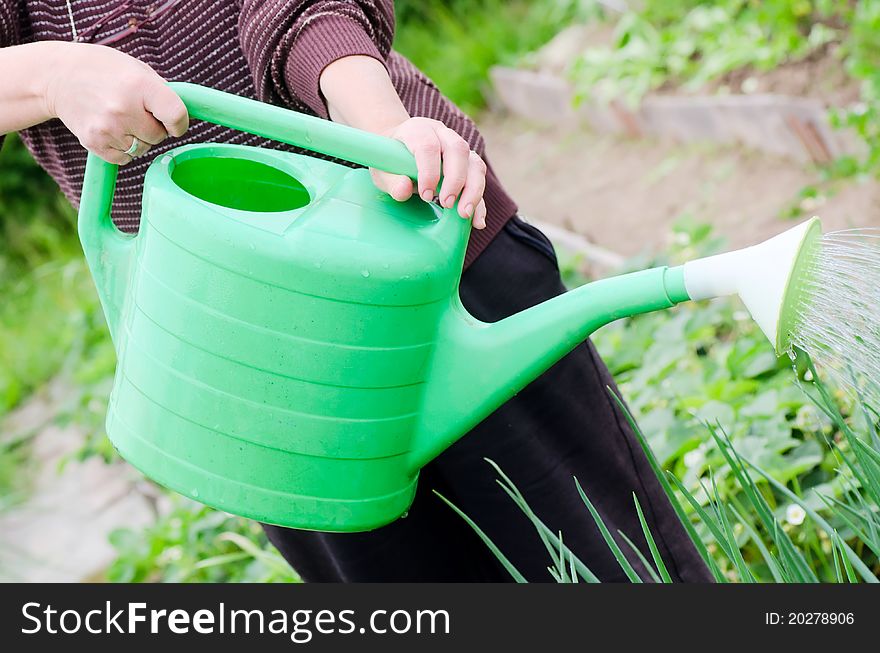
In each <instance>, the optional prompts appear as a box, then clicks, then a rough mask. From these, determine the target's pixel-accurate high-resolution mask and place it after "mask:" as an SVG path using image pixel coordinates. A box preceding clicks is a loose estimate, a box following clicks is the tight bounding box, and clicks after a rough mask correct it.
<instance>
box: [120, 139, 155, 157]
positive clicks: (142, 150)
mask: <svg viewBox="0 0 880 653" xmlns="http://www.w3.org/2000/svg"><path fill="white" fill-rule="evenodd" d="M136 138H137V137H136V136H131V137H130V138H129V140H131V141H132V142H131V143H129V146H128V147H127V148H126V149H125V153H126V154H128V151H129V150H130V149H131V146H132V145H135V144H136V147H135V150H134V152H132V153H131V154H129V156H130V157H131V158H132V159H136V158H138V157H139V156H143V155H144V154H146V153H147V152H149V150H150V148H151V147H152V146H151V145H150V144H149V143H146V142H144V141H143V140H141V139H140V138H137V140H136V142H135V141H134V140H133V139H136Z"/></svg>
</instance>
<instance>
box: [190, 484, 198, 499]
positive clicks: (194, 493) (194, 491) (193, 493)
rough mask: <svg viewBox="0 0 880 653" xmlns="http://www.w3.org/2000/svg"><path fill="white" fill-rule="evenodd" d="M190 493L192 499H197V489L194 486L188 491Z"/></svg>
mask: <svg viewBox="0 0 880 653" xmlns="http://www.w3.org/2000/svg"><path fill="white" fill-rule="evenodd" d="M190 494H192V496H193V499H198V498H199V489H198V488H195V487H194V488H193V489H192V492H190Z"/></svg>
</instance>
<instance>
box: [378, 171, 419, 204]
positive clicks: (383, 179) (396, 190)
mask: <svg viewBox="0 0 880 653" xmlns="http://www.w3.org/2000/svg"><path fill="white" fill-rule="evenodd" d="M370 175H371V176H372V177H373V183H374V184H375V185H376V188H378V189H379V190H381V191H385V192H386V193H388V194H389V195H391V197H393V198H394V199H396V200H397V201H398V202H405V201H406V200H408V199H409V198H410V197H412V194H413V183H412V179H410V178H409V177H405V176H403V175H392V174H389V173H387V172H382V171H381V170H376V169H374V168H371V169H370Z"/></svg>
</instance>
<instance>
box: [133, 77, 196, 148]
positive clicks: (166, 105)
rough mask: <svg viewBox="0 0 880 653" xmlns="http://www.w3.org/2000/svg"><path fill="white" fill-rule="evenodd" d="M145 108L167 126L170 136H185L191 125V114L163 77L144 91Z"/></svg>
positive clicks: (166, 129)
mask: <svg viewBox="0 0 880 653" xmlns="http://www.w3.org/2000/svg"><path fill="white" fill-rule="evenodd" d="M144 108H145V109H146V110H147V111H149V112H150V113H152V114H153V116H154V117H155V118H156V120H158V121H159V122H160V123H162V125H163V126H164V127H165V131H166V132H167V133H168V135H169V136H183V135H184V133H186V130H187V128H188V127H189V114H188V113H187V111H186V106H184V104H183V100H181V99H180V98H179V97H178V96H177V93H175V92H174V91H172V90H171V87H170V86H168V85H167V84H165V83H164V82H163V81H162V80H161V78H159V79H158V81H157V82H156V83H155V84H153V85H152V86H150V88H149V89H148V90H147V91H146V92H145V93H144Z"/></svg>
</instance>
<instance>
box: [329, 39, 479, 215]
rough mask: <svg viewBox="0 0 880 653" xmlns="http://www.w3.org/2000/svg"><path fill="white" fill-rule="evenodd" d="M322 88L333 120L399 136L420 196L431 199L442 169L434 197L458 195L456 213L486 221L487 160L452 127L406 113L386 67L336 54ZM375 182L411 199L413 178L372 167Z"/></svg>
mask: <svg viewBox="0 0 880 653" xmlns="http://www.w3.org/2000/svg"><path fill="white" fill-rule="evenodd" d="M320 86H321V93H322V94H323V95H324V98H325V100H326V102H327V112H328V113H329V115H330V118H331V119H332V120H334V121H335V122H341V123H344V124H346V125H351V126H352V127H357V128H358V129H364V130H366V131H371V132H374V133H377V134H382V135H383V136H388V137H390V138H396V139H397V140H399V141H401V142H402V143H403V144H404V145H406V147H407V148H408V149H409V151H410V152H412V153H413V156H414V157H415V159H416V167H417V168H418V173H419V178H418V193H419V197H421V198H422V199H423V200H425V201H427V202H431V201H433V200H434V195H435V193H436V192H437V184H438V183H440V177H441V171H442V176H443V183H442V185H441V186H440V192H439V194H438V195H437V197H438V198H439V200H440V204H441V205H442V206H444V207H445V208H450V207H452V206H453V205H454V204H455V201H456V199H457V200H458V214H459V215H460V216H461V217H463V218H473V223H474V227H475V228H477V229H483V228H484V227H485V226H486V203H485V202H484V201H483V190H484V189H485V187H486V164H485V163H484V162H483V160H482V159H481V158H480V156H479V155H478V154H476V153H475V152H471V149H470V147H469V146H468V144H467V141H465V140H464V139H463V138H462V137H461V136H459V135H458V134H457V133H456V132H455V131H453V130H451V129H449V128H448V127H446V126H445V125H444V124H443V123H441V122H439V121H437V120H431V119H430V118H410V116H409V114H408V113H407V111H406V108H405V107H404V106H403V103H402V102H401V101H400V97H398V95H397V91H396V90H395V89H394V85H393V84H392V83H391V79H390V78H389V77H388V71H387V70H385V66H383V65H382V64H381V63H379V62H378V61H376V60H375V59H373V58H372V57H366V56H361V55H353V56H350V57H342V58H341V59H337V60H336V61H334V62H333V63H331V64H330V65H328V66H327V67H326V68H324V71H323V72H322V73H321V78H320ZM370 172H371V174H372V175H373V181H374V182H375V184H376V186H378V187H379V188H380V189H381V190H384V191H385V192H386V193H388V194H389V195H391V197H393V198H394V199H396V200H399V201H401V202H402V201H404V200H407V199H409V198H410V197H411V196H412V194H413V192H414V190H415V189H414V188H413V183H412V181H411V180H410V179H409V178H408V177H402V176H399V175H392V174H389V173H387V172H382V171H380V170H370Z"/></svg>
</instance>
